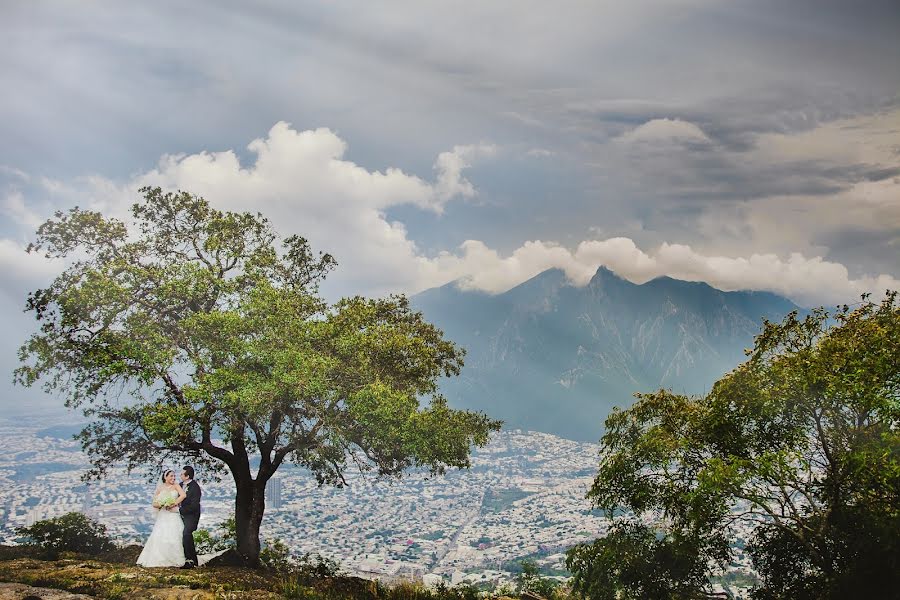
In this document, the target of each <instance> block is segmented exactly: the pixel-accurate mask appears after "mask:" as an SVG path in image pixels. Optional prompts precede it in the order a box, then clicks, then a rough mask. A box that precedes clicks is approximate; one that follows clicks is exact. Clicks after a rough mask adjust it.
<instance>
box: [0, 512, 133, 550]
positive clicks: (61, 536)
mask: <svg viewBox="0 0 900 600" xmlns="http://www.w3.org/2000/svg"><path fill="white" fill-rule="evenodd" d="M16 534H17V535H20V536H22V537H23V538H25V541H26V543H28V544H32V545H34V546H37V547H39V548H41V549H42V550H44V551H50V552H63V551H68V552H77V553H79V554H94V555H96V554H101V553H103V552H110V551H112V550H115V548H116V545H115V544H114V543H113V542H112V540H111V539H110V537H109V535H108V534H107V532H106V526H105V525H103V524H101V523H98V522H96V521H94V520H93V519H90V518H88V517H86V516H84V515H83V514H81V513H77V512H70V513H66V514H65V515H62V516H61V517H55V518H52V519H47V520H44V521H38V522H37V523H35V524H34V525H31V526H30V527H18V528H16Z"/></svg>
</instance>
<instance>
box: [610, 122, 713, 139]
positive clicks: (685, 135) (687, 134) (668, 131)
mask: <svg viewBox="0 0 900 600" xmlns="http://www.w3.org/2000/svg"><path fill="white" fill-rule="evenodd" d="M616 139H617V140H618V141H620V142H624V143H628V144H632V143H641V142H694V143H697V142H703V143H708V142H709V141H710V140H709V138H708V137H707V136H706V134H705V133H703V130H702V129H700V128H699V127H698V126H697V125H695V124H694V123H691V122H689V121H683V120H681V119H652V120H650V121H647V122H646V123H643V124H641V125H639V126H637V127H635V128H634V129H632V130H631V131H628V132H626V133H624V134H623V135H621V136H619V137H618V138H616Z"/></svg>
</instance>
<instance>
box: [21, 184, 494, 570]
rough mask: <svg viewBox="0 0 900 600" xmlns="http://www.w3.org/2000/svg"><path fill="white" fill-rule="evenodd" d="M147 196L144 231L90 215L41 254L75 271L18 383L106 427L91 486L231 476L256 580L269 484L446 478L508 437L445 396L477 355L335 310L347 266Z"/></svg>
mask: <svg viewBox="0 0 900 600" xmlns="http://www.w3.org/2000/svg"><path fill="white" fill-rule="evenodd" d="M141 192H142V194H143V200H142V201H141V202H139V203H137V204H135V205H134V206H133V207H132V211H131V212H132V219H130V223H131V225H130V226H129V225H127V224H126V223H125V222H122V221H119V220H116V219H113V218H108V217H105V216H104V215H102V214H99V213H97V212H91V211H86V210H80V209H78V208H75V209H72V210H71V211H69V212H67V213H57V214H56V217H55V218H53V219H51V220H49V221H47V222H46V223H44V224H43V225H41V226H40V228H39V229H38V231H37V239H36V241H35V242H34V243H33V244H32V245H31V247H30V248H29V250H30V251H32V252H43V253H44V254H45V255H46V257H47V258H51V259H64V260H66V261H67V264H68V265H69V266H68V267H67V268H66V269H65V271H64V272H63V273H62V274H61V275H59V276H58V277H57V278H56V279H55V280H54V281H53V282H52V283H50V285H49V286H48V287H46V288H43V289H39V290H37V291H35V292H33V293H32V294H30V295H29V297H28V301H27V310H29V311H31V312H33V313H34V315H35V317H36V318H37V321H38V323H39V329H38V331H37V332H36V333H35V334H34V335H32V336H31V337H30V338H29V339H28V340H27V341H26V342H25V343H24V345H23V346H22V348H21V350H20V359H21V363H22V364H21V366H20V367H19V368H18V369H17V370H16V374H15V378H16V381H17V382H18V383H20V384H23V385H32V384H34V383H35V382H37V381H38V380H42V382H43V384H44V387H45V388H46V389H47V390H48V391H57V392H60V393H62V394H63V395H64V396H65V399H66V400H65V402H66V405H67V406H68V407H70V408H73V409H80V410H82V411H83V412H84V414H85V415H86V416H87V417H89V418H90V420H91V422H90V424H89V425H88V426H87V427H86V428H85V429H84V430H83V431H82V432H81V433H80V434H79V436H78V438H79V439H80V441H81V443H82V445H83V447H84V449H85V451H86V452H87V454H88V456H89V458H90V460H91V464H92V468H91V469H90V470H89V471H88V472H87V473H86V474H85V477H86V478H100V477H103V476H104V475H105V474H106V472H107V470H108V469H109V468H110V467H111V466H114V465H124V466H125V467H127V468H128V469H129V471H130V470H133V469H136V468H140V467H141V466H148V465H149V466H150V467H151V468H152V467H153V466H155V465H160V464H162V463H164V462H171V461H174V460H178V461H181V460H191V461H193V462H195V463H199V464H200V465H202V466H203V467H205V468H206V469H207V470H208V472H209V473H213V474H218V473H222V472H229V473H230V474H231V476H232V477H233V479H234V484H235V488H236V497H235V523H236V534H237V551H238V553H239V554H240V555H241V557H242V558H243V559H244V560H245V561H246V562H247V563H249V564H256V563H258V559H259V551H260V542H259V529H260V524H261V522H262V518H263V512H264V510H265V487H266V482H267V481H268V480H269V479H270V478H271V477H272V475H273V474H274V473H275V472H276V470H277V469H278V468H279V467H280V466H281V465H282V464H283V463H284V461H286V460H290V461H293V462H294V463H296V464H298V465H302V466H305V467H307V468H309V469H310V470H311V471H312V472H313V473H314V474H315V476H316V477H317V479H318V480H319V482H320V484H334V485H342V484H343V483H344V473H345V471H346V469H347V468H348V467H353V466H355V467H358V468H359V469H361V470H363V471H374V472H375V473H377V474H378V475H379V476H384V477H399V476H401V475H402V473H404V472H405V471H406V470H408V469H410V468H413V469H424V470H427V471H429V472H431V473H433V474H439V473H443V472H444V471H445V469H446V468H447V467H458V468H464V467H467V466H469V454H470V450H471V447H472V445H473V444H474V445H483V444H485V443H486V442H487V440H488V436H489V434H490V432H491V431H493V430H497V429H499V426H500V423H499V422H498V421H494V420H491V419H489V418H488V417H487V416H485V415H484V414H482V413H475V412H469V411H458V410H452V409H450V408H449V407H448V406H447V403H446V401H445V400H444V398H443V397H441V396H440V395H439V393H438V385H437V383H438V380H439V378H440V377H442V376H453V375H458V374H459V372H460V369H461V368H462V365H463V354H464V351H463V350H462V349H461V348H459V347H458V346H456V345H455V344H453V343H452V342H450V341H448V340H445V339H444V338H443V334H442V332H441V331H440V330H438V329H437V328H435V327H434V326H433V325H431V324H429V323H427V322H426V321H425V320H424V319H423V318H422V315H421V313H418V312H415V311H413V310H412V309H411V308H410V306H409V303H408V301H407V300H406V298H405V297H403V296H390V297H387V298H382V299H366V298H362V297H353V298H345V299H342V300H340V301H338V302H337V303H335V304H334V305H329V304H328V303H326V302H325V301H324V300H323V299H322V298H321V297H320V296H319V294H318V284H319V283H320V282H321V281H322V279H323V278H324V277H325V276H326V274H327V273H328V272H329V271H330V270H331V269H332V268H334V266H335V261H334V259H333V258H332V257H331V256H330V255H328V254H321V253H319V254H315V253H313V251H312V250H311V249H310V247H309V244H308V243H307V241H306V240H305V239H303V238H301V237H298V236H291V237H287V238H285V239H283V240H279V238H278V237H277V236H276V234H275V232H274V231H273V230H272V228H271V227H270V225H269V223H268V222H267V221H266V219H265V218H263V217H262V216H261V215H259V214H256V215H254V214H249V213H233V212H223V211H219V210H216V209H214V208H212V207H211V206H210V204H209V203H208V202H207V201H206V200H204V199H202V198H199V197H197V196H194V195H192V194H190V193H186V192H178V193H164V192H163V191H162V190H161V189H159V188H144V189H142V190H141ZM420 402H421V404H420ZM257 460H258V463H257Z"/></svg>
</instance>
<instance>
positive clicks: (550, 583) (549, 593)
mask: <svg viewBox="0 0 900 600" xmlns="http://www.w3.org/2000/svg"><path fill="white" fill-rule="evenodd" d="M517 583H518V584H519V585H518V587H519V592H532V593H535V594H537V595H538V596H543V597H544V598H553V597H554V596H555V595H556V588H557V586H558V585H559V584H558V583H557V582H556V581H554V580H553V579H547V578H545V577H541V574H540V571H539V570H538V566H537V564H536V563H535V562H534V561H531V560H523V561H522V572H521V573H520V574H519V576H518V578H517Z"/></svg>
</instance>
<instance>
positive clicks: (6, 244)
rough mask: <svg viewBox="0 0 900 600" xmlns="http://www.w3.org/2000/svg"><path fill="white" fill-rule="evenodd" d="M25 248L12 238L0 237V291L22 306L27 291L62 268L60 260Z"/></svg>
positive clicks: (43, 282)
mask: <svg viewBox="0 0 900 600" xmlns="http://www.w3.org/2000/svg"><path fill="white" fill-rule="evenodd" d="M25 248H26V246H25V245H22V244H19V243H17V242H15V241H13V240H10V239H5V238H0V273H3V277H2V279H0V292H2V293H3V294H5V295H6V296H7V297H8V298H9V299H10V300H12V302H13V303H14V304H15V305H17V306H21V307H23V308H24V306H25V298H26V296H27V294H28V292H31V291H33V290H35V289H37V288H39V287H41V286H45V285H47V284H48V283H49V282H50V281H51V280H52V279H53V277H55V276H56V275H57V274H58V273H59V272H60V271H61V270H62V264H61V263H60V261H56V260H47V259H45V258H44V257H43V256H41V255H39V254H29V253H27V252H26V251H25Z"/></svg>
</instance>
